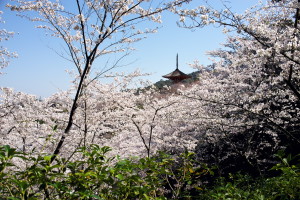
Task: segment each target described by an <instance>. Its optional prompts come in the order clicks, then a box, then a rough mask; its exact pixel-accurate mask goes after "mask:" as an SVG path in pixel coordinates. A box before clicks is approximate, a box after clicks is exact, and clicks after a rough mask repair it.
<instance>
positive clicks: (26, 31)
mask: <svg viewBox="0 0 300 200" xmlns="http://www.w3.org/2000/svg"><path fill="white" fill-rule="evenodd" d="M5 2H8V0H0V10H3V11H4V15H3V19H4V20H5V21H6V23H5V24H0V29H2V28H5V29H7V30H10V31H15V32H16V33H17V34H16V35H15V36H14V37H13V38H12V39H10V40H9V41H8V42H5V43H3V45H4V46H6V47H7V48H9V50H10V51H16V52H17V53H18V55H19V57H18V58H17V59H14V60H12V61H11V63H10V65H9V66H8V67H7V68H6V69H4V70H2V72H4V73H5V74H4V75H0V87H10V88H14V89H15V90H16V91H21V92H25V93H29V94H34V95H37V96H38V97H48V96H50V95H51V94H53V93H55V92H57V91H59V90H65V89H67V88H68V87H69V86H70V80H71V78H70V75H69V74H67V73H66V72H65V70H66V69H73V65H72V63H69V62H67V61H65V60H64V59H62V58H61V57H60V56H59V55H57V54H56V53H55V50H59V49H60V48H61V46H60V45H61V44H59V43H56V40H54V39H53V38H52V37H50V36H45V33H44V31H43V30H37V29H35V28H34V24H33V23H32V22H29V21H26V20H25V19H21V18H19V17H17V16H15V13H12V12H10V11H9V10H7V9H6V8H5V6H4V5H5ZM209 2H210V4H211V5H213V6H215V7H219V8H220V7H222V3H221V1H220V0H210V1H209ZM256 3H257V0H228V1H226V4H227V5H229V7H232V9H233V10H234V11H235V12H237V13H241V12H243V11H244V10H245V9H247V8H249V7H250V6H252V5H255V4H256ZM201 4H203V1H202V0H194V2H193V4H192V5H191V6H195V5H201ZM176 20H178V17H177V16H175V15H172V14H165V15H164V16H163V23H162V24H161V25H159V26H161V28H160V29H159V31H158V33H156V34H152V35H148V38H147V39H145V40H142V41H140V42H139V43H136V44H135V45H134V47H135V48H136V49H137V50H136V51H134V52H133V53H132V54H131V55H130V56H128V57H126V60H125V63H130V64H129V65H127V66H124V67H123V68H118V69H117V70H118V71H123V72H130V71H134V70H135V69H137V68H139V69H140V70H141V71H142V72H145V73H152V75H150V76H148V77H147V79H149V80H151V81H153V82H156V81H159V80H160V79H162V77H161V76H162V75H165V74H167V73H169V72H171V71H173V70H174V69H175V67H176V54H177V53H178V54H179V69H180V70H182V71H183V72H185V73H190V72H193V71H194V69H192V68H190V67H189V66H188V63H192V62H193V61H194V60H199V61H200V63H201V64H204V65H207V64H209V63H210V61H209V60H208V56H207V55H206V54H205V52H206V51H209V50H214V49H217V48H220V43H222V42H224V41H225V36H224V35H223V33H222V29H221V28H216V27H213V26H211V27H207V28H204V29H195V30H193V31H191V30H188V29H183V28H179V27H177V25H176Z"/></svg>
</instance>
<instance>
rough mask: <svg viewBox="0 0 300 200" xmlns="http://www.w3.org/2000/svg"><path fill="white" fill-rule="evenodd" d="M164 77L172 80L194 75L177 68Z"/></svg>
mask: <svg viewBox="0 0 300 200" xmlns="http://www.w3.org/2000/svg"><path fill="white" fill-rule="evenodd" d="M163 77H164V78H168V79H171V80H184V79H187V78H191V77H192V76H190V75H187V74H185V73H183V72H182V71H180V70H179V69H178V68H177V69H175V70H174V71H173V72H171V73H169V74H166V75H164V76H163Z"/></svg>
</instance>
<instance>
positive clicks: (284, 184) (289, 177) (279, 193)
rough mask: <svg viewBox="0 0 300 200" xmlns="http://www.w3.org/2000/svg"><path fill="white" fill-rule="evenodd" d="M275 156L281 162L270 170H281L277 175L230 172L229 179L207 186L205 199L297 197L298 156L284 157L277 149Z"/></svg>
mask: <svg viewBox="0 0 300 200" xmlns="http://www.w3.org/2000/svg"><path fill="white" fill-rule="evenodd" d="M277 157H279V158H280V159H281V163H278V164H277V165H275V166H274V167H273V168H272V170H278V171H279V172H281V174H280V175H279V176H275V177H269V178H263V177H259V178H252V177H251V176H249V175H242V174H241V173H237V174H230V176H229V179H225V178H224V177H222V178H220V179H219V182H218V183H217V184H216V185H215V186H214V187H213V188H209V189H208V190H207V192H206V193H205V194H204V197H205V199H256V200H265V199H268V200H278V199H299V198H300V192H299V191H300V174H299V172H300V165H299V164H300V162H299V159H298V160H297V159H296V158H298V157H299V156H298V157H295V158H293V159H292V157H291V155H289V156H287V157H285V156H284V153H283V151H279V153H278V154H277ZM291 162H294V163H295V164H290V163H291Z"/></svg>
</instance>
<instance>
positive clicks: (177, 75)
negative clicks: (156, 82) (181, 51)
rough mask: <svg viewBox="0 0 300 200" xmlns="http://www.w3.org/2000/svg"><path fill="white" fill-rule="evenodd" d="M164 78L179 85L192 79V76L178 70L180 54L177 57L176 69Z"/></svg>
mask: <svg viewBox="0 0 300 200" xmlns="http://www.w3.org/2000/svg"><path fill="white" fill-rule="evenodd" d="M163 77H164V78H167V79H169V80H172V81H173V82H174V83H179V82H181V81H183V80H185V79H188V78H191V76H190V75H187V74H185V73H183V72H182V71H180V70H179V69H178V54H177V56H176V69H175V70H174V71H173V72H171V73H169V74H166V75H164V76H163Z"/></svg>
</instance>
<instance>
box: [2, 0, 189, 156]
mask: <svg viewBox="0 0 300 200" xmlns="http://www.w3.org/2000/svg"><path fill="white" fill-rule="evenodd" d="M186 2H189V0H174V1H171V0H170V1H158V2H156V3H157V4H154V2H149V1H148V0H137V1H135V0H132V1H119V0H109V1H106V0H100V1H89V0H84V1H83V0H76V1H74V3H69V4H66V5H65V6H64V5H63V4H62V3H61V2H60V1H50V0H38V1H24V0H13V4H12V5H11V4H8V5H7V7H9V8H10V9H11V10H12V11H17V12H18V13H19V15H20V16H22V17H24V18H28V19H30V20H31V21H35V22H40V25H38V26H37V27H38V28H43V29H45V30H47V31H48V32H49V33H50V34H51V35H52V36H54V37H58V38H60V39H62V40H63V41H64V43H65V44H66V52H67V54H68V59H69V60H70V61H71V62H72V63H73V64H74V65H75V66H76V68H77V71H78V79H77V90H76V94H75V97H74V101H73V103H72V107H71V109H70V115H69V117H68V123H67V125H66V128H65V130H64V132H63V133H62V135H61V139H60V140H59V142H58V144H57V147H56V149H55V151H54V156H53V159H52V160H54V159H55V157H56V155H58V154H59V153H60V149H61V147H62V145H63V143H64V140H65V138H66V136H67V135H69V133H70V130H71V128H72V126H73V118H74V115H75V111H76V109H77V107H78V99H79V98H80V96H81V95H83V93H84V89H85V88H86V87H87V86H88V85H89V83H90V81H91V80H93V79H94V78H93V77H90V75H91V69H92V66H93V64H94V61H95V59H97V58H98V57H100V56H103V55H104V54H107V53H111V52H114V53H115V52H125V53H126V52H127V50H128V48H130V47H129V46H128V45H127V44H130V43H133V42H136V41H139V40H140V39H141V38H142V37H141V36H142V35H144V34H147V33H152V32H154V31H155V30H152V29H146V30H138V29H136V26H137V25H138V24H139V23H143V22H145V20H146V21H153V22H158V23H160V22H161V17H160V15H159V14H160V13H161V12H162V11H164V10H167V9H171V10H173V9H174V8H175V7H176V6H180V5H182V4H183V3H186ZM27 11H31V13H30V14H26V13H27ZM32 12H33V13H34V14H32ZM109 69H110V67H109V68H108V69H104V70H103V71H102V72H100V74H97V75H96V76H100V75H101V74H103V72H106V71H108V70H109Z"/></svg>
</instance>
